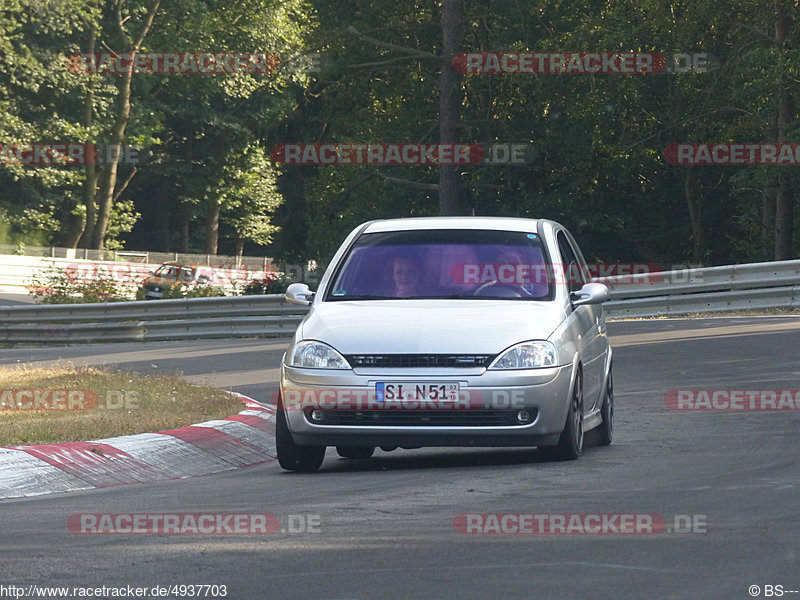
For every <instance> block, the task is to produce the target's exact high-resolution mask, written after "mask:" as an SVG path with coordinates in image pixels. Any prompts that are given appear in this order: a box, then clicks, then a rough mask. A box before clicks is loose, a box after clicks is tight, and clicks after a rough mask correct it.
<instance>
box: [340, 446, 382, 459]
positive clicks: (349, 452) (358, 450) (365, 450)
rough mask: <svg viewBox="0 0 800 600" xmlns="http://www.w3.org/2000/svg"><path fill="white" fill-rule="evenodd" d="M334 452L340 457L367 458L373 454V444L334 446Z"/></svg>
mask: <svg viewBox="0 0 800 600" xmlns="http://www.w3.org/2000/svg"><path fill="white" fill-rule="evenodd" d="M336 452H337V453H338V454H339V456H341V457H342V458H369V457H370V456H372V455H373V454H375V447H374V446H336Z"/></svg>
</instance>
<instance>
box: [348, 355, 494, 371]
mask: <svg viewBox="0 0 800 600" xmlns="http://www.w3.org/2000/svg"><path fill="white" fill-rule="evenodd" d="M495 356H496V355H494V354H348V355H346V356H345V358H346V359H347V362H348V363H350V366H351V367H353V368H354V369H357V368H359V367H372V368H378V369H409V368H411V369H413V368H427V367H439V368H450V369H471V368H475V367H488V366H489V365H490V364H491V363H492V361H493V360H494V358H495Z"/></svg>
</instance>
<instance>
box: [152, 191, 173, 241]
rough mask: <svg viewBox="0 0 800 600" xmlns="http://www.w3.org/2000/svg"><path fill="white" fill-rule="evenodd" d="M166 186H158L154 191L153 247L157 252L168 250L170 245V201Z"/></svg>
mask: <svg viewBox="0 0 800 600" xmlns="http://www.w3.org/2000/svg"><path fill="white" fill-rule="evenodd" d="M167 190H168V188H167V187H166V186H159V188H158V191H157V192H156V194H157V197H156V205H155V207H154V210H153V212H154V213H155V219H156V223H155V227H153V233H154V234H155V236H154V237H155V240H154V242H155V247H156V248H157V249H158V251H159V252H169V249H170V246H171V245H172V239H171V238H172V235H171V232H172V229H171V228H170V221H171V219H170V210H169V209H170V206H171V205H170V202H169V196H168V194H167Z"/></svg>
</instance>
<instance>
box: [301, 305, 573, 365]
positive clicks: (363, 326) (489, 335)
mask: <svg viewBox="0 0 800 600" xmlns="http://www.w3.org/2000/svg"><path fill="white" fill-rule="evenodd" d="M562 318H563V313H562V311H561V310H560V309H559V308H558V306H557V304H556V303H555V302H536V301H514V300H367V301H346V302H321V303H319V304H315V305H314V306H313V307H312V309H311V312H310V313H309V314H308V316H307V317H306V320H305V321H304V323H303V325H302V330H301V335H302V338H303V339H306V340H320V341H323V342H325V343H327V344H330V345H331V346H333V347H334V348H336V349H337V350H338V351H339V352H341V353H342V354H362V353H363V354H379V353H380V354H444V353H447V354H450V353H457V354H496V353H498V352H500V351H502V350H504V349H505V348H508V347H509V346H511V345H513V344H516V343H518V342H522V341H525V340H533V339H538V340H544V339H547V338H548V336H549V335H550V334H551V333H552V332H553V331H554V330H555V328H556V327H557V326H558V324H559V323H560V322H561V320H562Z"/></svg>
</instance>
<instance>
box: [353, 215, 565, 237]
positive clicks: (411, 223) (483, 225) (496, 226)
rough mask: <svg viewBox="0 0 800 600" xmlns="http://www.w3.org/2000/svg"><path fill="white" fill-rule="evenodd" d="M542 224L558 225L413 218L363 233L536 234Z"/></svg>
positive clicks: (489, 219) (503, 219)
mask: <svg viewBox="0 0 800 600" xmlns="http://www.w3.org/2000/svg"><path fill="white" fill-rule="evenodd" d="M540 223H541V224H549V225H551V226H555V225H557V223H555V222H554V221H549V220H547V219H522V218H518V217H412V218H405V219H382V220H379V221H371V222H369V223H367V224H366V227H364V230H363V231H362V233H379V232H384V231H414V230H425V229H489V230H495V231H529V232H532V233H536V231H537V228H538V226H539V224H540Z"/></svg>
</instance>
